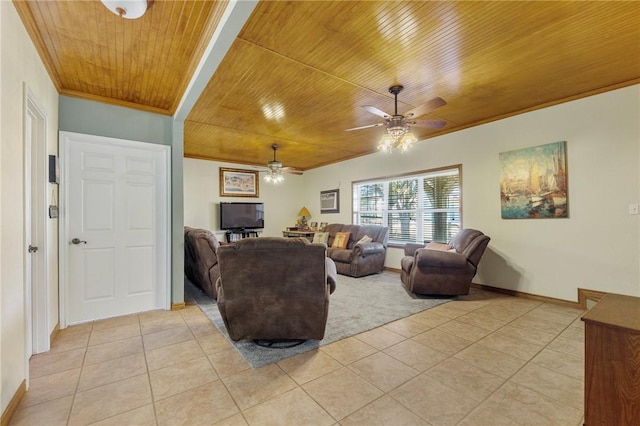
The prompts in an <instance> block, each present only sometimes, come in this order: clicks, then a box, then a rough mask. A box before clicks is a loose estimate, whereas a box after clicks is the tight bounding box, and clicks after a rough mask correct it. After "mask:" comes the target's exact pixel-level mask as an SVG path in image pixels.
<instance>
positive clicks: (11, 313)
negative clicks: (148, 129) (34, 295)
mask: <svg viewBox="0 0 640 426" xmlns="http://www.w3.org/2000/svg"><path fill="white" fill-rule="evenodd" d="M23 83H26V84H27V85H28V86H29V88H30V89H31V91H32V93H33V94H34V96H35V97H36V98H37V100H38V102H39V104H40V105H41V106H42V107H43V108H44V112H45V114H46V115H47V123H48V126H47V150H48V153H49V154H56V153H57V140H58V138H57V128H58V127H57V126H58V94H57V92H56V89H55V87H54V85H53V84H52V82H51V80H50V78H49V76H48V74H47V72H46V70H45V68H44V66H43V64H42V62H41V61H40V57H39V56H38V54H37V52H36V50H35V47H34V46H33V44H32V42H31V40H30V39H29V37H28V35H27V33H26V30H25V29H24V27H23V26H22V23H21V20H20V18H19V16H18V14H17V12H16V10H15V7H14V6H13V3H11V2H7V1H2V2H0V89H1V90H0V92H1V93H2V96H1V97H0V241H1V242H0V303H1V309H0V328H1V334H0V335H1V339H2V340H1V351H0V354H1V361H0V373H1V376H2V383H1V389H0V402H1V411H2V412H4V411H5V409H6V408H7V405H8V404H9V402H10V400H11V398H12V397H13V396H14V394H15V392H16V390H17V389H18V387H19V386H20V383H22V381H23V380H25V378H26V359H25V341H24V338H25V308H24V256H25V253H26V246H25V241H24V208H23V206H24V196H23V194H24V184H23V182H24V146H23V110H24V107H23ZM52 190H54V191H55V190H56V189H55V188H53V186H50V187H49V188H48V191H47V192H49V194H48V195H47V200H48V201H49V202H50V201H51V191H52ZM47 223H48V230H47V233H48V235H49V238H50V241H49V247H48V248H49V250H48V251H49V259H48V261H47V262H48V265H49V279H50V283H49V284H50V286H49V295H50V300H49V301H50V303H49V306H50V309H49V310H50V315H49V330H50V331H52V330H53V328H54V327H55V325H56V323H57V318H58V303H57V300H58V280H57V221H54V220H52V221H48V222H47Z"/></svg>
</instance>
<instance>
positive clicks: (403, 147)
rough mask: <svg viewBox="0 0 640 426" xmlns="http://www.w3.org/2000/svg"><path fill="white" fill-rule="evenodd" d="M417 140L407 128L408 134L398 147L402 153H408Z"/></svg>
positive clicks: (403, 137)
mask: <svg viewBox="0 0 640 426" xmlns="http://www.w3.org/2000/svg"><path fill="white" fill-rule="evenodd" d="M417 140H418V139H417V138H416V135H414V134H413V132H412V131H411V129H410V128H407V131H406V133H405V134H404V135H403V136H402V138H401V139H400V142H398V145H397V147H398V149H400V151H401V152H407V151H408V150H409V149H410V148H411V147H412V146H413V144H414V143H415V142H416V141H417Z"/></svg>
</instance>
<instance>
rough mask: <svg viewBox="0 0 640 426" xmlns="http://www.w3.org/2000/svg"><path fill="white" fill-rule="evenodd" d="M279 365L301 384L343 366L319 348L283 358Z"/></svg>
mask: <svg viewBox="0 0 640 426" xmlns="http://www.w3.org/2000/svg"><path fill="white" fill-rule="evenodd" d="M278 365H279V366H280V368H282V369H283V370H284V371H285V372H286V373H287V374H288V375H289V376H290V377H291V378H292V379H293V380H295V381H296V383H298V384H299V385H301V384H303V383H307V382H309V381H311V380H313V379H317V378H318V377H320V376H323V375H325V374H327V373H330V372H332V371H334V370H337V369H339V368H340V367H342V364H340V363H339V362H338V361H336V360H335V359H333V358H331V357H330V356H329V355H327V354H325V353H324V352H322V351H320V350H317V349H316V350H312V351H308V352H305V353H302V354H300V355H296V356H294V357H291V358H287V359H285V360H282V361H280V362H279V363H278Z"/></svg>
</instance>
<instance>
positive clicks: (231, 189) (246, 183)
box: [220, 167, 260, 198]
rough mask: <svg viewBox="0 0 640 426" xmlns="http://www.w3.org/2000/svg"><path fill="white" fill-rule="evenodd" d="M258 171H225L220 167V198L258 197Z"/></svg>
mask: <svg viewBox="0 0 640 426" xmlns="http://www.w3.org/2000/svg"><path fill="white" fill-rule="evenodd" d="M259 183H260V180H259V179H258V171H257V170H241V169H225V168H223V167H220V196H221V197H256V198H257V197H258V196H259V195H260V191H259V186H258V185H259Z"/></svg>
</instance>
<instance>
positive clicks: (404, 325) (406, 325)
mask: <svg viewBox="0 0 640 426" xmlns="http://www.w3.org/2000/svg"><path fill="white" fill-rule="evenodd" d="M383 327H384V328H386V329H387V330H391V331H393V332H394V333H397V334H399V335H401V336H403V337H406V338H410V337H413V336H415V335H417V334H420V333H424V332H425V331H427V330H429V329H430V328H433V327H431V326H430V325H427V324H425V323H423V322H417V321H414V320H412V319H409V318H403V319H401V320H398V321H393V322H390V323H389V324H385V325H384V326H383Z"/></svg>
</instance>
